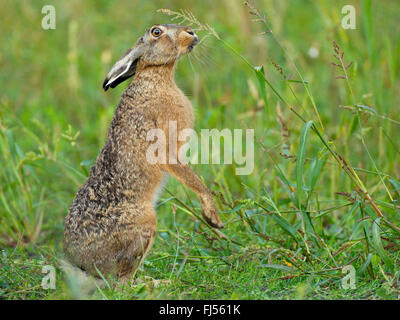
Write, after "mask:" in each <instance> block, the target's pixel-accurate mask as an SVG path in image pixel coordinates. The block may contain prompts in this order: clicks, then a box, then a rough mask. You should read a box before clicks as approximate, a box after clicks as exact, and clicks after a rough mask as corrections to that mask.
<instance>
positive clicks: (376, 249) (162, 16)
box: [0, 0, 400, 299]
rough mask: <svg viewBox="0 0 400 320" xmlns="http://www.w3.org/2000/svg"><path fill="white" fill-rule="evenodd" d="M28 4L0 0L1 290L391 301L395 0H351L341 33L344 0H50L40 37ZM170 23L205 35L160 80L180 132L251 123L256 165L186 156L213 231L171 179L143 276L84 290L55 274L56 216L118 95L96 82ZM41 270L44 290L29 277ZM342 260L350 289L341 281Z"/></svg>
mask: <svg viewBox="0 0 400 320" xmlns="http://www.w3.org/2000/svg"><path fill="white" fill-rule="evenodd" d="M50 2H51V1H50ZM45 4H49V1H24V2H23V1H12V2H11V1H10V2H9V3H7V4H6V3H2V4H0V12H1V18H2V21H3V24H4V28H2V30H1V31H0V33H1V34H2V35H3V39H5V40H4V41H5V45H4V46H3V47H4V48H5V49H3V50H2V51H1V55H0V65H1V66H2V70H3V72H2V74H1V75H0V83H1V87H2V89H3V90H2V92H1V93H0V163H1V168H2V169H1V171H0V191H1V193H0V249H1V254H0V266H1V268H0V297H1V298H4V299H77V298H89V299H160V298H168V299H184V298H186V299H207V298H208V299H398V297H399V296H400V289H399V287H398V281H399V276H400V271H399V261H400V254H399V250H398V248H399V243H400V242H399V239H400V238H399V227H400V206H399V197H400V179H399V176H400V170H399V169H400V168H399V153H400V152H399V145H398V143H397V141H399V138H400V130H399V125H400V119H399V118H398V112H397V106H398V105H399V100H400V98H399V96H398V94H397V92H398V90H399V85H400V76H399V52H400V41H399V40H400V38H399V34H400V33H399V26H398V23H397V19H396V18H397V17H396V15H395V12H398V10H399V9H400V8H399V4H398V3H396V2H391V3H385V4H384V5H383V4H380V3H379V2H377V1H370V0H365V1H354V6H355V7H356V12H357V29H356V30H344V29H342V28H341V26H340V19H341V13H340V12H341V8H342V6H343V5H345V4H348V3H345V2H344V1H337V2H331V1H324V0H321V1H318V2H311V1H303V2H299V1H275V0H270V1H266V0H265V1H256V2H247V1H246V2H245V3H243V2H241V1H225V2H218V3H215V2H213V1H208V0H207V1H205V2H201V3H200V2H198V3H196V2H193V3H188V2H187V1H171V3H170V4H169V5H168V8H169V9H170V10H169V11H168V10H167V11H166V10H162V11H161V12H160V11H158V12H157V10H158V9H159V8H163V7H164V6H166V4H162V3H157V1H155V2H154V1H152V2H139V1H137V2H134V1H118V2H117V1H85V2H79V1H69V2H68V3H63V4H61V3H58V2H57V3H54V5H55V8H56V10H57V28H56V30H49V31H45V30H43V29H41V27H40V26H41V18H42V15H41V7H42V6H43V5H45ZM210 8H211V9H212V10H210ZM180 9H183V11H179V10H180ZM227 12H229V13H230V14H229V15H228V14H227ZM139 13H141V14H139ZM174 19H175V20H174ZM170 21H175V22H178V21H182V22H185V23H186V24H188V23H193V26H194V27H197V29H198V33H199V35H200V37H201V38H202V39H204V40H202V42H201V43H200V45H199V46H198V47H197V48H196V50H194V51H193V53H192V54H191V55H189V56H188V57H187V58H184V59H183V60H182V61H181V62H180V65H179V67H178V69H177V75H176V79H177V81H178V84H179V85H180V87H181V88H182V89H183V90H184V91H185V92H186V93H187V94H188V96H189V98H190V99H191V101H192V103H193V105H194V106H195V108H196V130H197V131H199V130H200V129H202V128H209V129H212V128H217V129H220V130H221V129H223V128H231V129H233V128H243V129H246V128H252V129H254V130H255V140H256V144H255V159H254V160H255V169H254V172H253V173H252V174H251V175H248V176H237V175H235V168H236V167H235V165H196V166H193V167H194V169H195V170H196V172H198V173H199V174H200V175H202V177H203V178H204V180H205V181H206V183H207V185H208V186H209V187H210V189H211V190H212V191H213V193H214V198H215V200H216V202H217V206H218V209H219V211H220V212H221V216H222V219H223V221H224V222H225V223H226V227H225V228H224V229H223V230H221V231H218V230H214V229H212V228H209V227H208V226H207V225H206V224H205V223H204V222H203V221H202V219H201V218H200V206H199V202H198V199H197V198H196V196H195V195H194V194H193V193H191V192H190V191H188V190H187V189H186V188H185V187H184V186H182V185H181V184H179V183H178V182H176V181H174V180H173V179H170V180H169V182H168V184H167V186H166V188H165V190H164V191H163V193H162V195H161V198H160V201H159V203H158V205H157V213H158V234H157V238H156V241H155V243H154V246H153V248H152V250H151V252H150V254H149V256H148V258H147V259H146V261H145V263H144V264H143V266H142V267H141V268H140V270H139V272H138V277H139V278H140V279H142V282H140V283H139V284H138V285H137V286H135V287H129V286H126V287H123V286H121V285H119V284H118V283H117V282H116V281H115V279H110V278H108V279H107V282H108V283H109V286H107V287H105V288H96V287H94V288H92V289H91V290H86V291H85V290H84V288H81V287H79V285H78V284H77V283H76V282H74V281H72V280H71V279H70V278H69V277H68V275H67V274H65V273H63V272H62V270H61V268H60V259H62V257H63V254H62V233H63V219H64V217H65V215H66V213H67V211H68V207H69V205H70V203H71V202H72V199H73V197H74V195H75V193H76V191H77V190H78V188H79V186H80V185H81V184H82V183H83V182H84V181H85V178H86V177H87V175H88V172H89V169H90V167H91V165H92V164H93V161H94V160H95V158H96V156H97V154H98V152H99V150H100V148H101V147H102V145H103V143H104V140H105V136H106V132H107V127H108V124H109V122H110V120H111V117H112V114H113V110H114V108H115V106H116V104H117V102H118V100H119V97H120V95H121V93H122V91H123V89H124V86H120V87H118V88H116V89H114V90H112V91H111V92H109V91H108V92H107V93H104V92H102V90H101V82H102V79H103V78H104V75H105V74H106V72H107V71H108V68H109V67H110V65H111V64H112V63H113V61H114V60H115V59H116V58H118V57H119V56H120V55H121V54H122V53H123V52H124V51H125V50H126V49H127V47H129V46H130V45H131V44H133V43H134V41H135V40H136V38H137V37H139V36H140V35H141V33H142V32H143V30H145V28H147V27H148V26H149V25H152V24H154V23H164V22H170ZM28 33H29V37H28ZM6 35H7V36H6ZM310 48H314V51H315V50H317V52H318V57H316V58H313V57H312V56H311V55H310V54H309V50H310ZM44 265H52V266H54V267H55V268H56V275H57V278H56V279H57V280H56V289H55V290H51V289H48V290H45V289H43V288H42V286H41V283H42V279H43V276H44V275H45V274H43V273H42V268H43V266H44ZM347 265H352V266H353V267H354V269H355V272H356V281H355V285H356V288H355V289H344V288H343V286H342V279H343V277H344V276H345V274H344V273H342V268H343V267H344V266H347ZM149 276H150V277H152V278H154V279H162V280H165V281H163V282H162V283H161V285H159V286H156V285H154V283H153V282H152V281H151V280H149V279H148V277H149Z"/></svg>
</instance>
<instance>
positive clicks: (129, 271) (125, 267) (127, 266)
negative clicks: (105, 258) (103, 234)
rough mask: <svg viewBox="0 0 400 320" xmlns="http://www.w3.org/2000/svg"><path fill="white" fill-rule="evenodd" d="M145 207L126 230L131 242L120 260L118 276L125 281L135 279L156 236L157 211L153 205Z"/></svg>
mask: <svg viewBox="0 0 400 320" xmlns="http://www.w3.org/2000/svg"><path fill="white" fill-rule="evenodd" d="M145 207H147V208H145V209H144V210H143V211H142V212H143V213H142V214H140V216H138V217H137V218H136V219H135V220H136V221H134V224H133V226H132V227H131V228H129V229H128V230H126V231H125V232H124V233H125V235H127V237H128V238H129V242H130V244H129V246H128V247H127V248H126V250H124V254H123V256H122V257H121V259H120V260H119V272H118V277H119V278H120V279H121V281H123V282H125V283H126V282H132V280H133V279H134V277H135V275H136V272H137V270H138V269H139V267H140V266H141V264H142V263H143V261H144V259H145V258H146V256H147V253H148V252H149V250H150V248H151V247H152V245H153V242H154V239H155V236H156V225H157V218H156V213H155V211H154V209H153V208H152V207H150V206H145Z"/></svg>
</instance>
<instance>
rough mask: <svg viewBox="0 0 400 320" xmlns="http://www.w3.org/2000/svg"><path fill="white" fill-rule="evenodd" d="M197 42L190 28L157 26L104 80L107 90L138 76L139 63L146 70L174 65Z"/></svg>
mask: <svg viewBox="0 0 400 320" xmlns="http://www.w3.org/2000/svg"><path fill="white" fill-rule="evenodd" d="M197 42H198V37H197V35H196V34H195V33H194V32H193V30H192V29H190V28H189V27H184V26H179V25H174V24H160V25H154V26H153V27H151V28H150V29H148V30H147V31H146V32H145V34H144V35H143V36H142V37H141V38H140V39H139V40H138V41H137V42H136V44H135V46H134V47H133V48H132V49H129V50H128V51H127V52H126V53H125V54H124V55H123V56H122V57H121V58H120V59H119V60H118V61H117V62H116V63H115V64H114V66H113V67H112V68H111V70H110V72H109V73H108V74H107V77H106V79H105V80H104V83H103V88H104V90H107V89H108V88H109V87H111V88H115V87H116V86H117V85H118V84H120V83H121V82H123V81H125V80H126V79H128V78H130V77H132V76H134V75H135V73H136V67H137V65H138V62H139V61H140V65H141V66H143V67H146V66H162V65H169V64H173V63H175V61H177V60H178V59H179V57H181V56H182V55H184V54H186V53H188V52H190V51H191V50H192V49H193V47H194V46H195V45H196V43H197Z"/></svg>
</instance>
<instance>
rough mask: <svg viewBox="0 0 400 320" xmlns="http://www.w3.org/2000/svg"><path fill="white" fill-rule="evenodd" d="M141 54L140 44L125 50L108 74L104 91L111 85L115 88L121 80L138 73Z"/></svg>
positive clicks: (104, 83)
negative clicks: (137, 68)
mask: <svg viewBox="0 0 400 320" xmlns="http://www.w3.org/2000/svg"><path fill="white" fill-rule="evenodd" d="M141 55H142V48H141V47H140V46H135V47H134V48H132V49H129V50H128V51H127V52H125V54H124V55H123V56H122V57H121V58H120V59H119V60H118V61H117V62H116V63H115V64H114V65H113V67H112V68H111V70H110V72H109V73H108V74H107V77H106V78H105V80H104V82H103V89H104V91H107V89H108V88H109V87H111V88H115V87H116V86H117V85H119V84H120V83H121V82H123V81H125V80H126V79H128V78H130V77H132V76H134V75H135V73H136V65H137V62H138V59H139V58H140V56H141Z"/></svg>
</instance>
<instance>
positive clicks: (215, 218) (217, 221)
mask: <svg viewBox="0 0 400 320" xmlns="http://www.w3.org/2000/svg"><path fill="white" fill-rule="evenodd" d="M200 202H201V209H202V212H201V213H202V215H203V218H204V219H205V220H206V221H207V223H208V224H210V225H211V226H213V227H214V228H220V229H221V228H223V227H224V224H223V223H222V221H221V218H220V217H219V215H218V212H217V209H215V206H214V201H213V199H212V198H211V196H207V197H202V198H200Z"/></svg>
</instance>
